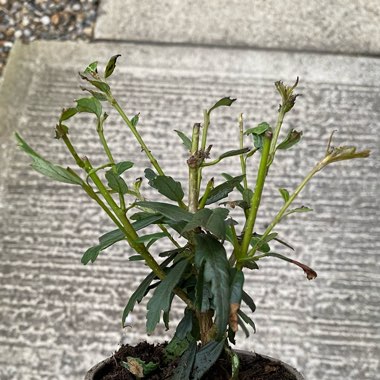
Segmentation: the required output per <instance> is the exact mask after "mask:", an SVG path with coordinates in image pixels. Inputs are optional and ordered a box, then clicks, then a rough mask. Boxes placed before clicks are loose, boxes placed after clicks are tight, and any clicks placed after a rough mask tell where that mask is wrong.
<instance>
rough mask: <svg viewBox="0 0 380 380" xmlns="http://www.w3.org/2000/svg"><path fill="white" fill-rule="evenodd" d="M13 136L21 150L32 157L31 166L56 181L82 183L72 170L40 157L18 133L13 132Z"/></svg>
mask: <svg viewBox="0 0 380 380" xmlns="http://www.w3.org/2000/svg"><path fill="white" fill-rule="evenodd" d="M15 137H16V140H17V142H18V145H19V147H20V148H21V150H23V151H24V152H25V153H26V154H27V155H28V156H29V157H31V158H32V160H33V162H32V168H33V169H34V170H36V171H37V172H39V173H41V174H43V175H44V176H46V177H49V178H51V179H54V180H56V181H58V182H63V183H70V184H73V185H81V184H82V180H81V179H80V178H79V177H77V176H75V175H74V174H72V172H70V171H69V170H68V169H65V168H63V167H61V166H58V165H55V164H52V163H51V162H49V161H47V160H45V159H44V158H42V157H41V156H40V155H39V154H38V153H37V152H35V151H34V150H33V149H32V148H31V147H30V146H29V145H28V144H27V143H26V142H25V141H24V140H23V139H22V138H21V136H20V135H19V134H18V133H16V134H15Z"/></svg>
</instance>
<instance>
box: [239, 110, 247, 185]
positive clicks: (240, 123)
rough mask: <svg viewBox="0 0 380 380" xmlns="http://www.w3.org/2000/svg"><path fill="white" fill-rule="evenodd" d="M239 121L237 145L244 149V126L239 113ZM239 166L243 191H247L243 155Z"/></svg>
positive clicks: (241, 115) (245, 166) (245, 167)
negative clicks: (242, 177) (242, 176)
mask: <svg viewBox="0 0 380 380" xmlns="http://www.w3.org/2000/svg"><path fill="white" fill-rule="evenodd" d="M238 121H239V143H240V149H243V148H244V124H243V114H242V113H241V114H240V115H239V118H238ZM240 165H241V174H243V175H244V179H243V183H244V189H246V190H247V189H248V180H247V164H246V161H245V160H244V155H242V154H241V155H240Z"/></svg>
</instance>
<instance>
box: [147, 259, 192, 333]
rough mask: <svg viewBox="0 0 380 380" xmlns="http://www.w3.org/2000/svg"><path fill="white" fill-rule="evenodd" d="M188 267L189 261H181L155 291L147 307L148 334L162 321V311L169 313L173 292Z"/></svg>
mask: <svg viewBox="0 0 380 380" xmlns="http://www.w3.org/2000/svg"><path fill="white" fill-rule="evenodd" d="M187 266H188V261H187V260H181V261H179V262H177V263H176V264H175V265H173V266H172V267H171V268H170V270H169V272H168V273H167V275H166V277H165V278H164V279H163V280H162V281H161V282H160V284H159V285H158V286H157V288H156V290H155V291H154V294H153V296H152V298H151V299H150V300H149V302H148V305H147V310H148V312H147V314H146V319H147V320H146V329H147V333H148V334H151V333H152V332H153V331H154V329H155V328H156V325H157V323H158V322H159V321H160V315H161V311H163V312H165V311H169V308H170V298H171V296H172V292H173V290H174V288H175V287H176V286H177V284H178V282H179V281H180V280H181V278H182V275H183V273H184V272H185V270H186V268H187Z"/></svg>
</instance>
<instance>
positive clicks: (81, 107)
mask: <svg viewBox="0 0 380 380" xmlns="http://www.w3.org/2000/svg"><path fill="white" fill-rule="evenodd" d="M76 103H77V110H78V112H88V113H93V114H95V115H96V116H97V117H98V119H100V117H101V115H102V104H101V103H100V101H99V100H98V99H96V98H94V97H90V98H81V99H78V100H76Z"/></svg>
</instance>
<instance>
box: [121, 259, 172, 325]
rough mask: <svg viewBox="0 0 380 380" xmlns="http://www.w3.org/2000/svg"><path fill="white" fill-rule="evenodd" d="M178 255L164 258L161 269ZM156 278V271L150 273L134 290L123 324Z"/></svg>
mask: <svg viewBox="0 0 380 380" xmlns="http://www.w3.org/2000/svg"><path fill="white" fill-rule="evenodd" d="M175 256H176V253H174V254H173V255H171V256H170V257H168V258H167V259H166V260H164V261H163V262H162V263H161V264H160V267H161V269H165V268H166V267H167V266H168V265H169V264H170V263H171V262H172V261H173V259H174V257H175ZM155 278H156V274H155V273H154V272H151V273H149V274H148V275H147V276H146V277H145V278H144V280H143V281H142V282H141V283H140V285H139V286H138V288H137V289H136V290H135V291H134V292H133V294H132V295H131V297H130V298H129V300H128V303H127V305H126V306H125V308H124V311H123V317H122V326H124V324H125V320H126V319H127V317H128V315H129V313H131V312H132V311H133V309H134V307H135V304H136V302H137V303H140V302H141V300H142V299H143V298H144V297H145V295H146V294H147V292H148V291H149V286H150V284H151V282H152V281H153V280H154V279H155Z"/></svg>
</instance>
